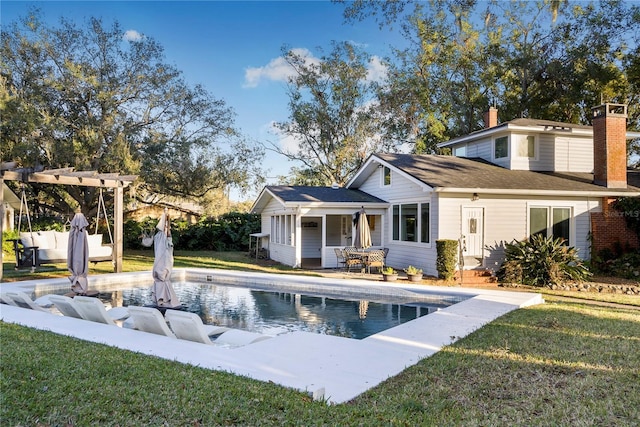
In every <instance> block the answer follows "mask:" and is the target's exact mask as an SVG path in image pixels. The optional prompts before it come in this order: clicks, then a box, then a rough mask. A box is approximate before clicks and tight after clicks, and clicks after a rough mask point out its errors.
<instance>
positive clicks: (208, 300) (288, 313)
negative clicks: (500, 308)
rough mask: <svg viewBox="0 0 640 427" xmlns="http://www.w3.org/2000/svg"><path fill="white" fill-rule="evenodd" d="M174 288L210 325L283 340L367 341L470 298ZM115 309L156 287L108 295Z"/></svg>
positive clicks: (145, 300) (192, 285)
mask: <svg viewBox="0 0 640 427" xmlns="http://www.w3.org/2000/svg"><path fill="white" fill-rule="evenodd" d="M173 287H174V289H175V291H176V294H177V295H178V297H179V298H180V302H181V303H182V305H183V306H185V309H186V310H187V311H190V312H193V313H196V314H198V315H199V316H200V317H201V318H202V321H203V322H204V323H205V324H211V325H220V326H226V327H231V328H237V329H243V330H247V331H251V332H259V333H263V334H267V335H279V334H281V333H286V332H293V331H306V332H314V333H320V334H326V335H335V336H341V337H346V338H353V339H362V338H365V337H368V336H370V335H373V334H376V333H378V332H381V331H384V330H386V329H389V328H392V327H394V326H398V325H400V324H402V323H404V322H408V321H411V320H414V319H416V318H418V317H421V316H425V315H427V314H429V313H433V312H434V311H436V310H438V309H440V308H444V307H447V306H449V305H452V304H455V303H457V302H460V301H461V300H462V299H466V298H464V297H462V298H461V297H456V296H451V295H434V296H432V297H429V298H423V297H421V298H418V299H419V300H414V301H412V300H404V301H401V302H398V301H393V302H388V301H386V302H385V301H384V300H383V301H380V300H379V299H380V297H371V298H370V297H367V298H364V297H358V298H351V297H348V298H345V297H327V296H321V295H313V294H308V295H305V294H301V293H300V292H299V291H295V292H286V291H282V290H278V291H274V290H261V289H250V288H245V287H239V286H232V285H216V284H210V283H196V282H182V283H174V284H173ZM100 298H101V299H102V300H103V301H105V302H106V303H110V304H111V305H112V306H129V305H137V306H143V305H149V304H151V303H152V299H151V287H150V286H139V287H133V288H129V289H121V290H117V291H111V292H105V291H101V293H100Z"/></svg>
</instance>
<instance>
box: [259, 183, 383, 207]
mask: <svg viewBox="0 0 640 427" xmlns="http://www.w3.org/2000/svg"><path fill="white" fill-rule="evenodd" d="M266 188H267V190H269V191H270V192H271V193H273V194H274V195H275V196H277V197H279V198H280V199H282V200H283V201H284V202H306V203H310V202H322V203H348V202H353V203H386V202H385V201H384V200H382V199H379V198H377V197H374V196H372V195H370V194H367V193H365V192H363V191H360V190H354V189H349V188H342V187H340V188H332V187H314V186H306V185H270V186H267V187H266Z"/></svg>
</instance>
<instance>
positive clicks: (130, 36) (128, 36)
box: [122, 30, 144, 42]
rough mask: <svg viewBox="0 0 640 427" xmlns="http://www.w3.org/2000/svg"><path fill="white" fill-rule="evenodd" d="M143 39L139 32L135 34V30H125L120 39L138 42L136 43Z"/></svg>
mask: <svg viewBox="0 0 640 427" xmlns="http://www.w3.org/2000/svg"><path fill="white" fill-rule="evenodd" d="M143 37H144V36H143V35H142V34H140V33H139V32H137V31H136V30H127V31H125V33H124V34H123V35H122V39H123V40H126V41H128V42H138V41H140V40H142V38H143Z"/></svg>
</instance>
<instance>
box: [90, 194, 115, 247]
mask: <svg viewBox="0 0 640 427" xmlns="http://www.w3.org/2000/svg"><path fill="white" fill-rule="evenodd" d="M99 194H100V197H99V198H98V216H97V218H96V231H95V233H94V234H98V225H99V224H100V208H101V207H102V213H103V214H104V219H105V221H106V222H107V230H108V231H109V242H110V243H111V244H113V235H112V234H111V226H110V225H109V217H108V216H107V207H106V206H105V204H104V197H103V196H102V187H100V193H99Z"/></svg>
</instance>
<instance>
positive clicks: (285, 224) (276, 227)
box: [269, 214, 296, 246]
mask: <svg viewBox="0 0 640 427" xmlns="http://www.w3.org/2000/svg"><path fill="white" fill-rule="evenodd" d="M295 224H296V216H295V215H291V214H282V215H271V233H270V236H269V239H270V241H271V243H277V244H280V245H286V246H293V245H294V243H295V240H296V226H295Z"/></svg>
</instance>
